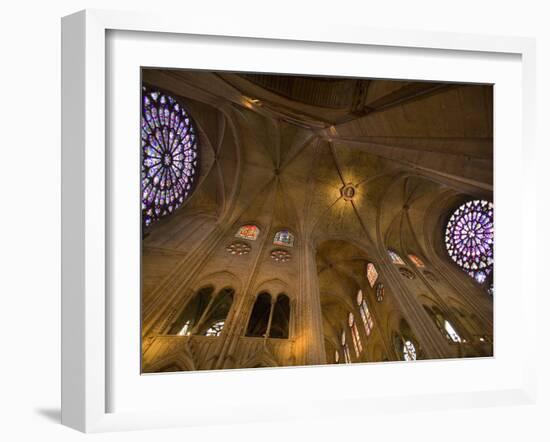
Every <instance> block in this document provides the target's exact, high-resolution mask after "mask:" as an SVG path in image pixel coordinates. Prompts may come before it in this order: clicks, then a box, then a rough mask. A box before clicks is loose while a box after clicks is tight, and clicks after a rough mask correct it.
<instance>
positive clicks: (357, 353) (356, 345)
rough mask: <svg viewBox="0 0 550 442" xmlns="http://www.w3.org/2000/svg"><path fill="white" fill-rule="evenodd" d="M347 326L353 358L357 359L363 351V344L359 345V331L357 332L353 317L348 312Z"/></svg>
mask: <svg viewBox="0 0 550 442" xmlns="http://www.w3.org/2000/svg"><path fill="white" fill-rule="evenodd" d="M348 326H349V328H350V333H351V338H352V341H353V348H354V350H355V356H356V357H357V359H359V356H360V355H361V352H362V351H363V344H362V343H361V337H360V336H359V330H357V324H356V323H355V317H354V316H353V313H352V312H350V313H349V315H348Z"/></svg>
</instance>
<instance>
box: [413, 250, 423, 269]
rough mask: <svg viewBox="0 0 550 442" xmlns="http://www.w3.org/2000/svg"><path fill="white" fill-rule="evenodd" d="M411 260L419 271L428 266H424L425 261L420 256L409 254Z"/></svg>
mask: <svg viewBox="0 0 550 442" xmlns="http://www.w3.org/2000/svg"><path fill="white" fill-rule="evenodd" d="M409 259H410V260H411V262H412V263H413V264H414V265H415V266H416V267H418V268H419V269H423V268H424V267H426V265H425V264H424V261H422V260H421V259H420V258H419V257H418V256H416V255H414V254H412V253H409Z"/></svg>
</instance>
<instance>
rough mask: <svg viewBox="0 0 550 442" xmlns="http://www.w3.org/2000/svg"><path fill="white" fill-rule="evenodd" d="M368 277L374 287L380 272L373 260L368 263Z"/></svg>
mask: <svg viewBox="0 0 550 442" xmlns="http://www.w3.org/2000/svg"><path fill="white" fill-rule="evenodd" d="M367 279H368V281H369V284H370V286H371V287H374V284H375V283H376V280H377V279H378V272H377V270H376V267H375V266H374V264H373V263H372V262H369V263H368V264H367Z"/></svg>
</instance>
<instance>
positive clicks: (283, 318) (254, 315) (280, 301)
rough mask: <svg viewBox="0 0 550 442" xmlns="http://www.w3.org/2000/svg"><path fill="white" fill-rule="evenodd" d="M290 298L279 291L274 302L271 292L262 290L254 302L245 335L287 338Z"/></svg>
mask: <svg viewBox="0 0 550 442" xmlns="http://www.w3.org/2000/svg"><path fill="white" fill-rule="evenodd" d="M290 313H291V312H290V298H289V297H288V296H287V295H286V294H284V293H280V294H279V295H278V296H277V298H276V300H275V302H274V303H273V302H272V298H271V294H269V293H268V292H262V293H260V294H259V295H258V297H257V298H256V300H255V302H254V307H253V308H252V312H251V314H250V319H249V321H248V327H247V331H246V336H249V337H263V338H265V337H269V338H273V339H288V337H289V334H290Z"/></svg>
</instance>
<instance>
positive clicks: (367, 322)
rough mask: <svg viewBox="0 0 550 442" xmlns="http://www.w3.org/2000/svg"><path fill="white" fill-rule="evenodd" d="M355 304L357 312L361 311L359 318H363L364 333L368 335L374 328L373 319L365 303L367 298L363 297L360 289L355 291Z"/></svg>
mask: <svg viewBox="0 0 550 442" xmlns="http://www.w3.org/2000/svg"><path fill="white" fill-rule="evenodd" d="M357 305H358V306H359V312H360V313H361V319H362V320H363V326H364V327H365V334H366V335H367V337H369V336H370V334H371V332H372V329H373V328H374V321H373V320H372V316H371V314H370V311H369V307H368V305H367V300H366V299H364V298H363V292H362V290H359V291H358V292H357Z"/></svg>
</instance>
